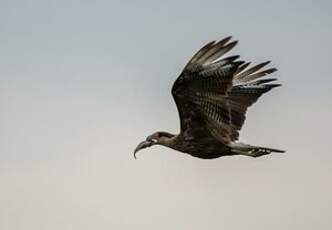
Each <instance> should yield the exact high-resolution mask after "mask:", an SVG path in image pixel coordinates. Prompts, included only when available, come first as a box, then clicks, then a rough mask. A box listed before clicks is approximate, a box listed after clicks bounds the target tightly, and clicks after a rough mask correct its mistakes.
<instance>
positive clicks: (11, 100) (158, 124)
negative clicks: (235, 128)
mask: <svg viewBox="0 0 332 230" xmlns="http://www.w3.org/2000/svg"><path fill="white" fill-rule="evenodd" d="M331 12H332V3H331V2H330V1H299V0H296V1H280V0H279V1H263V0H261V1H259V0H252V1H236V0H234V1H224V0H218V1H175V0H169V1H148V0H145V1H136V2H134V1H131V2H129V1H83V0H82V1H78V0H77V1H76V0H69V1H68V0H57V1H41V0H34V1H23V0H21V1H18V0H1V1H0V229H1V230H21V229H22V230H29V229H31V230H59V229H61V230H67V229H68V230H73V229H80V230H88V229H98V230H99V229H118V230H122V229H124V230H126V229H144V230H156V229H158V230H159V229H161V230H169V229H176V230H177V229H179V230H200V229H211V230H219V229H227V230H241V229H246V230H265V229H269V230H280V229H283V230H297V229H299V230H312V229H320V230H329V229H332V196H331V194H332V184H331V183H332V152H331V148H332V144H331V128H332V125H331V116H332V102H331V99H332V98H331V96H332V73H331V64H332V63H331V60H332V45H331V42H332V29H331V28H332V13H331ZM228 35H233V36H234V38H235V39H238V40H239V41H240V43H239V45H238V46H237V47H236V49H235V50H233V52H232V54H240V55H241V56H242V58H243V59H244V60H248V61H249V60H251V61H253V62H254V63H258V62H262V61H265V60H272V61H273V62H272V65H271V66H275V67H277V68H278V69H279V71H278V72H276V73H274V74H273V76H274V77H277V78H278V79H279V81H280V82H281V83H282V84H283V87H280V88H278V89H275V90H273V91H271V92H270V93H269V94H267V95H264V96H263V97H262V98H261V100H260V101H259V102H258V103H256V104H255V106H254V107H252V108H250V109H249V113H248V116H247V120H246V124H245V126H244V128H243V130H242V132H241V140H242V141H243V142H247V143H251V144H257V145H262V146H269V147H275V148H280V149H285V150H287V153H286V154H283V155H281V154H279V155H278V154H274V155H269V156H266V157H261V158H257V159H253V158H247V157H241V156H235V157H223V158H219V159H216V160H200V159H197V158H192V157H190V156H187V155H184V154H181V153H178V152H176V151H173V150H171V149H166V148H164V147H152V148H150V149H148V150H145V151H142V152H140V154H139V155H138V160H134V159H133V156H132V153H133V149H134V148H135V147H136V145H137V144H138V142H140V141H141V140H143V139H144V138H145V137H146V136H147V135H149V134H151V133H153V132H154V131H157V130H159V131H161V130H164V131H169V132H173V133H178V131H179V121H178V114H177V110H176V107H175V104H174V102H173V99H172V97H171V93H170V91H171V86H172V84H173V82H174V80H175V79H176V77H177V76H178V74H179V73H180V71H181V70H182V68H183V66H184V65H185V63H186V62H187V61H188V59H189V58H190V57H191V55H192V54H193V53H194V52H195V51H196V50H197V49H199V48H200V47H201V46H202V45H204V44H205V43H206V42H208V41H210V40H218V39H221V38H223V37H225V36H228Z"/></svg>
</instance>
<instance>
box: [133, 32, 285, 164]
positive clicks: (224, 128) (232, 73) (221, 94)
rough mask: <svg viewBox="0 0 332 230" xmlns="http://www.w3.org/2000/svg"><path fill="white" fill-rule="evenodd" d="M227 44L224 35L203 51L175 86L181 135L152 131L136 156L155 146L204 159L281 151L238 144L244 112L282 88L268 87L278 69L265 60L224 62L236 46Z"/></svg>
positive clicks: (271, 84)
mask: <svg viewBox="0 0 332 230" xmlns="http://www.w3.org/2000/svg"><path fill="white" fill-rule="evenodd" d="M230 40H231V37H227V38H224V39H222V40H220V41H219V42H215V41H213V42H210V43H208V44H206V45H205V46H204V47H202V48H201V49H200V50H199V51H198V52H197V53H196V54H195V55H194V56H193V57H192V58H191V59H190V61H189V62H188V64H187V65H186V66H185V68H184V69H183V71H182V73H181V74H180V76H179V77H178V78H177V79H176V81H175V83H174V84H173V87H172V95H173V98H174V100H175V103H176V106H177V108H178V111H179V116H180V126H181V132H180V134H179V135H173V134H170V133H167V132H156V133H154V134H152V135H151V136H148V137H147V138H146V140H145V141H143V142H142V143H140V144H139V145H138V146H137V148H136V149H135V151H134V155H135V154H136V152H137V151H138V150H140V149H143V148H146V147H150V146H152V145H155V144H159V145H164V146H167V147H170V148H172V149H175V150H178V151H180V152H183V153H188V154H190V155H192V156H194V157H199V158H203V159H212V158H217V157H220V156H227V155H246V156H252V157H259V156H262V155H266V154H269V153H271V152H284V151H282V150H278V149H271V148H265V147H258V146H251V145H247V144H244V143H240V142H236V141H237V140H238V138H239V131H240V129H241V127H242V126H243V123H244V120H245V114H246V111H247V108H248V107H249V106H251V105H252V104H253V103H255V102H256V101H257V100H258V98H259V97H260V96H261V95H262V94H264V93H266V92H268V91H269V90H271V89H273V88H275V87H278V86H280V84H274V83H271V82H273V81H275V80H276V79H275V78H263V77H265V76H266V75H268V74H271V73H273V72H275V71H276V70H277V69H276V68H267V69H266V68H265V66H266V65H268V64H269V63H270V62H269V61H268V62H263V63H260V64H258V65H254V66H250V63H249V62H244V61H239V60H238V59H239V56H229V57H225V58H224V57H223V56H224V55H225V54H226V53H227V52H229V51H230V50H231V49H232V48H233V47H234V46H235V45H236V44H237V41H230Z"/></svg>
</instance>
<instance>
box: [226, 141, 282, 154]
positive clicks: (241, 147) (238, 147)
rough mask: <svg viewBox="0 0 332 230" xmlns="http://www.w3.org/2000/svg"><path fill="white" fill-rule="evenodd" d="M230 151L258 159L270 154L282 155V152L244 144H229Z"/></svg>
mask: <svg viewBox="0 0 332 230" xmlns="http://www.w3.org/2000/svg"><path fill="white" fill-rule="evenodd" d="M230 147H231V149H232V150H231V151H232V152H234V153H237V154H240V155H245V156H250V157H260V156H263V155H268V154H270V153H273V152H275V153H284V152H285V151H284V150H280V149H273V148H267V147H260V146H252V145H248V144H244V143H240V142H238V143H233V144H231V146H230Z"/></svg>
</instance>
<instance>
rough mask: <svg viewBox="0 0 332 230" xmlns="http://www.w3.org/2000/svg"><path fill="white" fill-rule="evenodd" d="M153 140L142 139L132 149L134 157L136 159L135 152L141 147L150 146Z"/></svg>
mask: <svg viewBox="0 0 332 230" xmlns="http://www.w3.org/2000/svg"><path fill="white" fill-rule="evenodd" d="M153 144H154V142H153V141H150V140H145V141H142V142H141V143H139V145H138V146H137V147H136V149H135V150H134V158H135V159H136V153H137V152H138V151H139V150H141V149H145V148H147V147H150V146H151V145H153Z"/></svg>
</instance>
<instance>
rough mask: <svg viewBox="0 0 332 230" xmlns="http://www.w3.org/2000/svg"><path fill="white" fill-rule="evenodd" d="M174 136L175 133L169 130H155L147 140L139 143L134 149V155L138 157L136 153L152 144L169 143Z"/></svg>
mask: <svg viewBox="0 0 332 230" xmlns="http://www.w3.org/2000/svg"><path fill="white" fill-rule="evenodd" d="M172 137H174V135H173V134H170V133H167V132H155V133H153V134H152V135H150V136H148V137H147V138H146V139H145V141H142V142H141V143H139V145H138V146H137V147H136V148H135V150H134V157H135V159H136V153H137V152H138V151H139V150H141V149H145V148H147V147H151V146H152V145H167V143H168V141H169V139H170V138H172Z"/></svg>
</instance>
